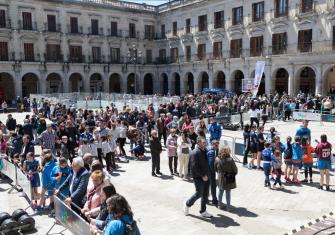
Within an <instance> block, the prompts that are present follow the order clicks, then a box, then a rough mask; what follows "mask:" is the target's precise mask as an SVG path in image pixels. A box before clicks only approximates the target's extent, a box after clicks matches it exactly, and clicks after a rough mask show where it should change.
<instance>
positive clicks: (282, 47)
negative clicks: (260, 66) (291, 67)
mask: <svg viewBox="0 0 335 235" xmlns="http://www.w3.org/2000/svg"><path fill="white" fill-rule="evenodd" d="M286 53H287V45H286V43H282V44H274V45H272V46H269V47H268V54H269V55H282V54H286Z"/></svg>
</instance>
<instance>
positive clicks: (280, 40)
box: [272, 32, 287, 55]
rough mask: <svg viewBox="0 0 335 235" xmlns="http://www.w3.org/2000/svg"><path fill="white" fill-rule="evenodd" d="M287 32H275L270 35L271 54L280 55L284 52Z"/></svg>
mask: <svg viewBox="0 0 335 235" xmlns="http://www.w3.org/2000/svg"><path fill="white" fill-rule="evenodd" d="M286 47H287V33H286V32H285V33H276V34H273V35H272V54H273V55H280V54H284V53H286Z"/></svg>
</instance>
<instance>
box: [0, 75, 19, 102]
mask: <svg viewBox="0 0 335 235" xmlns="http://www.w3.org/2000/svg"><path fill="white" fill-rule="evenodd" d="M4 100H5V101H6V102H7V104H11V103H12V101H13V100H15V84H14V79H13V77H12V75H10V74H9V73H0V103H2V102H3V101H4Z"/></svg>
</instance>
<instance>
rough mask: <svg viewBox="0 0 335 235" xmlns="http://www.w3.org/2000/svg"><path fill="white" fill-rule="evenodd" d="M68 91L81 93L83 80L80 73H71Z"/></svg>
mask: <svg viewBox="0 0 335 235" xmlns="http://www.w3.org/2000/svg"><path fill="white" fill-rule="evenodd" d="M69 80H70V91H71V92H80V91H83V90H84V88H83V84H82V83H83V79H82V77H81V75H80V73H73V74H71V76H70V78H69Z"/></svg>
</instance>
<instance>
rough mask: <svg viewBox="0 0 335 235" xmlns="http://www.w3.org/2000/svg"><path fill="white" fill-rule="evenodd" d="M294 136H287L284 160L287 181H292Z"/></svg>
mask: <svg viewBox="0 0 335 235" xmlns="http://www.w3.org/2000/svg"><path fill="white" fill-rule="evenodd" d="M291 142H292V137H291V136H288V137H287V138H286V144H285V150H284V162H285V165H286V166H285V181H286V182H291V181H292V180H291V179H290V176H291V173H292V143H291Z"/></svg>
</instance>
